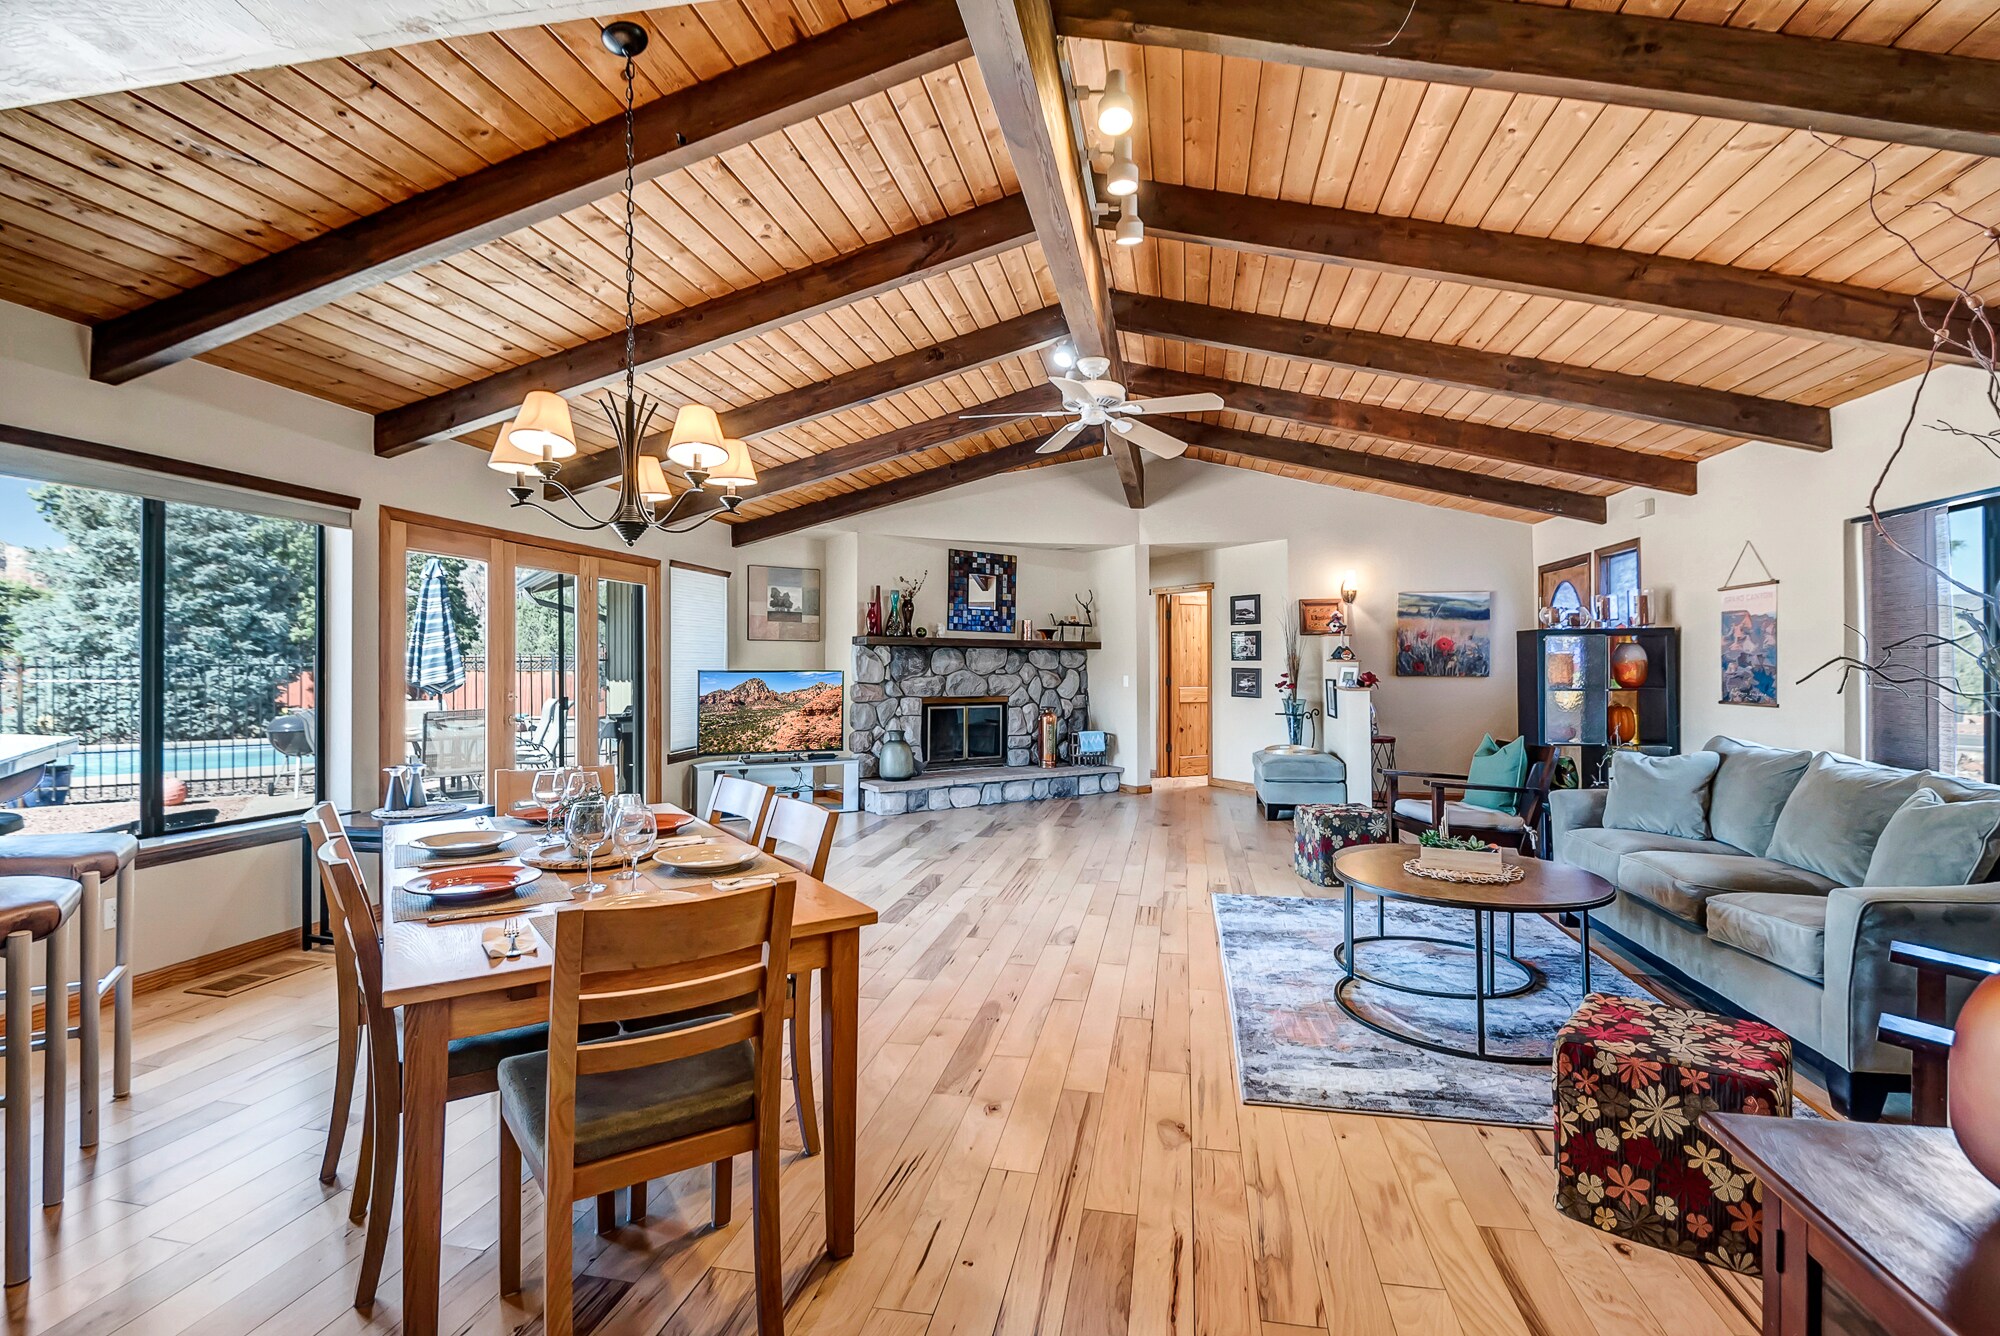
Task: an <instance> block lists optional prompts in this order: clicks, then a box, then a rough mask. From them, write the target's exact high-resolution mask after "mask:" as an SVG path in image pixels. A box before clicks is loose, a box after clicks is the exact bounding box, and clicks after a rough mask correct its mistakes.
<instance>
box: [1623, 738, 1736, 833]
mask: <svg viewBox="0 0 2000 1336" xmlns="http://www.w3.org/2000/svg"><path fill="white" fill-rule="evenodd" d="M1721 759H1722V758H1721V757H1719V756H1717V755H1716V754H1715V753H1714V752H1690V753H1688V754H1687V755H1686V756H1646V755H1643V754H1642V753H1639V752H1629V751H1621V752H1614V753H1613V754H1612V757H1611V789H1610V792H1609V793H1608V794H1607V795H1606V796H1605V799H1604V824H1605V825H1607V826H1610V827H1612V828H1614V829H1617V830H1644V831H1651V832H1652V833H1653V834H1655V835H1678V836H1680V837H1681V838H1682V839H1684V840H1705V839H1707V838H1708V786H1709V781H1711V780H1712V779H1714V778H1715V767H1716V765H1717V763H1718V762H1720V761H1721Z"/></svg>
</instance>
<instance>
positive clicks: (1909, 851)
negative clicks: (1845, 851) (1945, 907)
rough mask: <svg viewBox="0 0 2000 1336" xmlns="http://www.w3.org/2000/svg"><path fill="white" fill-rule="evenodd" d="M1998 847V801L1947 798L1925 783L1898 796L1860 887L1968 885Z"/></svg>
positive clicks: (1988, 867)
mask: <svg viewBox="0 0 2000 1336" xmlns="http://www.w3.org/2000/svg"><path fill="white" fill-rule="evenodd" d="M1996 852H2000V801H1995V800H1993V799H1991V798H1986V799H1976V798H1975V799H1967V800H1965V801H1964V802H1955V803H1948V802H1946V801H1945V800H1944V799H1942V798H1940V797H1938V795H1937V794H1936V793H1935V792H1933V791H1932V790H1930V789H1928V788H1922V789H1918V790H1917V791H1916V792H1915V793H1913V794H1911V795H1910V796H1909V797H1908V798H1906V799H1904V800H1903V805H1902V806H1901V807H1898V808H1897V809H1896V814H1895V815H1894V816H1892V817H1890V818H1889V824H1888V825H1886V826H1884V827H1883V828H1882V838H1881V839H1879V840H1877V841H1876V842H1875V853H1874V856H1873V857H1871V858H1870V859H1869V860H1868V877H1867V880H1865V881H1864V882H1863V883H1862V884H1863V885H1864V886H1969V885H1971V884H1972V883H1974V882H1976V881H1978V880H1980V879H1981V878H1982V877H1984V876H1986V875H1988V873H1989V872H1990V871H1991V869H1992V867H1993V862H1994V855H1995V853H1996Z"/></svg>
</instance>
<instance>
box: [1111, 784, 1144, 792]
mask: <svg viewBox="0 0 2000 1336" xmlns="http://www.w3.org/2000/svg"><path fill="white" fill-rule="evenodd" d="M1118 791H1119V792H1120V793H1136V794H1146V793H1151V792H1152V791H1153V786H1152V785H1151V784H1120V785H1119V786H1118Z"/></svg>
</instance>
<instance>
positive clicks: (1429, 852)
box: [1417, 830, 1507, 877]
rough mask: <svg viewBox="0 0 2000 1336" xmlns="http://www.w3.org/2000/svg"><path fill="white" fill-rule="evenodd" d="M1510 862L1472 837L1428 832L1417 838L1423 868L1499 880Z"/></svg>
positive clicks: (1418, 861) (1420, 863)
mask: <svg viewBox="0 0 2000 1336" xmlns="http://www.w3.org/2000/svg"><path fill="white" fill-rule="evenodd" d="M1506 861H1507V860H1506V858H1505V857H1504V856H1503V855H1502V854H1501V852H1500V850H1499V849H1497V848H1495V847H1494V846H1493V845H1490V844H1488V843H1487V842H1486V841H1484V840H1481V839H1475V838H1474V837H1472V836H1470V835H1450V834H1447V833H1445V832H1443V831H1436V830H1427V831H1425V832H1424V833H1423V834H1422V835H1420V836H1418V837H1417V865H1418V866H1419V867H1426V868H1435V869H1436V870H1438V871H1440V872H1470V873H1474V874H1477V875H1479V876H1487V877H1497V876H1499V875H1500V873H1501V870H1502V869H1503V868H1504V867H1505V866H1506Z"/></svg>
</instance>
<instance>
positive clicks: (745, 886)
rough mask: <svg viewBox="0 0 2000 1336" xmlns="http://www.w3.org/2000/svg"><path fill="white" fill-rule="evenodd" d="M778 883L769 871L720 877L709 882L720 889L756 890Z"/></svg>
mask: <svg viewBox="0 0 2000 1336" xmlns="http://www.w3.org/2000/svg"><path fill="white" fill-rule="evenodd" d="M777 884H778V879H777V878H776V877H774V876H772V875H771V874H770V873H768V872H762V873H758V874H757V875H755V876H750V877H718V878H716V879H715V880H714V881H712V882H710V883H709V885H711V886H713V887H715V889H716V890H718V891H748V890H754V889H755V888H757V887H759V886H775V885H777Z"/></svg>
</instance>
